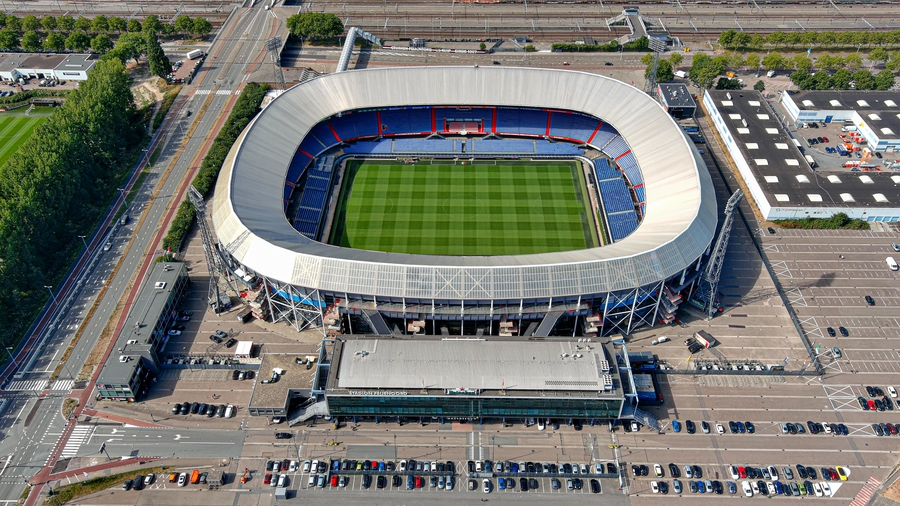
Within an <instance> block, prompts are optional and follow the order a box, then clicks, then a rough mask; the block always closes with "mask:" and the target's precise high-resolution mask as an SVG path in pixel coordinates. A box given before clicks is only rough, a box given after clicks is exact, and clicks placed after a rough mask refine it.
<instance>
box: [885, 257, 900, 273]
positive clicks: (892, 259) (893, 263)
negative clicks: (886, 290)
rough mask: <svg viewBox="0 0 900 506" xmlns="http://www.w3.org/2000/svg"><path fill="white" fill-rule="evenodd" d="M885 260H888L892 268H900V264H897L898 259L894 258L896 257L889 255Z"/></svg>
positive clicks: (894, 269)
mask: <svg viewBox="0 0 900 506" xmlns="http://www.w3.org/2000/svg"><path fill="white" fill-rule="evenodd" d="M885 261H886V262H887V265H888V268H889V269H890V270H892V271H896V270H898V269H900V266H898V265H897V261H896V260H894V257H887V258H886V259H885Z"/></svg>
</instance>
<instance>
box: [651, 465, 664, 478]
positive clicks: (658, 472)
mask: <svg viewBox="0 0 900 506" xmlns="http://www.w3.org/2000/svg"><path fill="white" fill-rule="evenodd" d="M653 473H654V474H656V477H657V478H662V477H663V470H662V466H661V465H659V464H653Z"/></svg>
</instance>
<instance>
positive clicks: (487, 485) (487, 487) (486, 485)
mask: <svg viewBox="0 0 900 506" xmlns="http://www.w3.org/2000/svg"><path fill="white" fill-rule="evenodd" d="M493 488H494V485H493V484H492V483H491V480H488V479H484V480H482V482H481V491H482V492H484V493H485V494H490V493H491V489H493Z"/></svg>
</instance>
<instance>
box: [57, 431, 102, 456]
mask: <svg viewBox="0 0 900 506" xmlns="http://www.w3.org/2000/svg"><path fill="white" fill-rule="evenodd" d="M94 428H95V427H94V426H93V425H76V426H75V428H74V429H72V435H71V436H69V440H68V441H66V446H65V448H63V451H62V453H61V454H60V455H59V457H60V458H62V459H67V458H71V457H74V456H75V455H78V450H79V449H81V445H82V444H83V443H84V442H85V441H87V440H88V439H90V437H91V434H92V433H93V432H94Z"/></svg>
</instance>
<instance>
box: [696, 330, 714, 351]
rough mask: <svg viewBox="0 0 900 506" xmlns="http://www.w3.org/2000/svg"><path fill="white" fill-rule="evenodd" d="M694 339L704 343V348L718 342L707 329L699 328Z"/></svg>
mask: <svg viewBox="0 0 900 506" xmlns="http://www.w3.org/2000/svg"><path fill="white" fill-rule="evenodd" d="M694 339H696V340H697V342H698V343H700V344H702V345H703V347H704V348H710V347H713V346H715V345H716V344H717V341H716V338H714V337H713V336H711V335H709V333H707V332H706V331H705V330H698V331H697V332H694Z"/></svg>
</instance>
